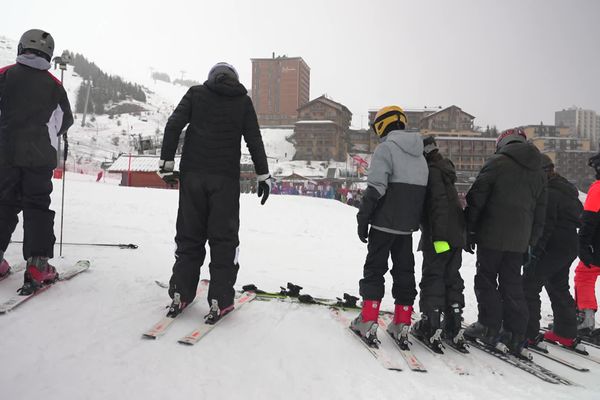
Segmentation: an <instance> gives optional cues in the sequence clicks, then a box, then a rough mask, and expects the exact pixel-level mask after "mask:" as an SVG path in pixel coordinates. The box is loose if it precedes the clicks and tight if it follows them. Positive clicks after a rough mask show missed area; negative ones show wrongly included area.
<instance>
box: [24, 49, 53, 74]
mask: <svg viewBox="0 0 600 400" xmlns="http://www.w3.org/2000/svg"><path fill="white" fill-rule="evenodd" d="M17 63H19V64H21V65H26V66H28V67H29V68H33V69H39V70H40V71H47V70H49V69H50V62H49V61H48V60H46V59H45V58H42V57H40V56H38V55H36V54H31V53H25V54H20V55H18V56H17Z"/></svg>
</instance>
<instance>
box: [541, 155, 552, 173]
mask: <svg viewBox="0 0 600 400" xmlns="http://www.w3.org/2000/svg"><path fill="white" fill-rule="evenodd" d="M542 169H543V170H544V171H553V170H554V161H552V159H551V158H550V156H549V155H548V154H543V153H542Z"/></svg>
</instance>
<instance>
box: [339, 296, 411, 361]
mask: <svg viewBox="0 0 600 400" xmlns="http://www.w3.org/2000/svg"><path fill="white" fill-rule="evenodd" d="M330 310H331V316H332V317H333V319H334V320H336V321H338V322H339V323H340V325H342V326H343V327H344V328H345V329H344V330H345V331H346V332H347V333H348V334H349V335H351V336H352V337H353V338H354V339H356V340H358V341H359V342H360V343H361V344H362V345H363V346H364V347H365V348H366V349H367V350H369V352H370V353H371V354H372V355H373V357H375V358H376V359H377V361H379V362H380V363H381V365H382V366H383V367H384V368H385V369H389V370H392V371H402V366H401V365H400V364H399V363H398V362H396V361H395V360H394V359H393V358H392V357H391V356H390V355H389V354H388V353H387V352H386V351H385V350H383V349H382V348H381V346H377V347H372V346H370V345H369V344H367V343H366V342H365V341H364V340H362V338H361V337H360V336H359V335H357V334H356V333H355V332H354V331H352V329H350V322H351V321H350V319H349V318H348V317H347V316H346V315H345V314H344V313H343V312H342V310H341V309H339V308H336V307H331V309H330ZM378 323H379V326H381V322H380V321H378Z"/></svg>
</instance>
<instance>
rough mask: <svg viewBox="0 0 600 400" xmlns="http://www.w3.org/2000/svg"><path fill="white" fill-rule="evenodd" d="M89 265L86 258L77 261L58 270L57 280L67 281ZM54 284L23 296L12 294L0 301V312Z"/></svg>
mask: <svg viewBox="0 0 600 400" xmlns="http://www.w3.org/2000/svg"><path fill="white" fill-rule="evenodd" d="M89 267H90V262H89V261H87V260H80V261H77V263H75V264H74V265H72V266H70V267H69V268H67V269H66V270H65V271H63V272H60V273H59V274H58V280H57V282H60V281H67V280H69V279H71V278H73V277H74V276H76V275H78V274H80V273H81V272H83V271H86V270H87V269H88V268H89ZM55 284H56V282H54V283H50V284H45V285H43V286H42V287H40V288H39V289H38V290H36V291H35V292H33V293H31V294H29V295H25V296H21V295H18V294H17V295H14V296H13V297H11V298H10V299H8V300H6V301H4V302H3V303H0V314H5V313H7V312H9V311H11V310H13V309H15V308H16V307H18V306H19V305H21V304H23V303H25V302H26V301H28V300H30V299H31V298H33V297H35V296H37V295H39V294H40V293H43V292H45V291H46V290H48V289H49V288H51V287H52V286H54V285H55Z"/></svg>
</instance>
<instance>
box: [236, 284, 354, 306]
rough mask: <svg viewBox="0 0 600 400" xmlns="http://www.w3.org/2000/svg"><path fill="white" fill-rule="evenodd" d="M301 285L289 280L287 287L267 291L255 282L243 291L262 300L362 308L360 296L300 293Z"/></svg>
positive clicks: (246, 286) (243, 288)
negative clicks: (320, 295) (322, 295)
mask: <svg viewBox="0 0 600 400" xmlns="http://www.w3.org/2000/svg"><path fill="white" fill-rule="evenodd" d="M301 290H302V287H301V286H298V285H295V284H293V283H291V282H288V284H287V287H283V286H281V290H280V291H279V292H265V291H264V290H260V289H258V288H257V287H256V285H254V284H248V285H244V286H243V287H242V293H243V292H253V293H255V294H256V299H257V300H261V301H269V300H279V301H286V302H292V303H302V304H312V305H320V306H325V307H338V308H342V309H345V310H360V306H359V305H358V300H359V298H358V297H355V296H352V295H350V294H348V293H344V295H343V298H340V297H337V298H336V299H326V298H321V297H313V296H311V295H310V294H300V291H301Z"/></svg>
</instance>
